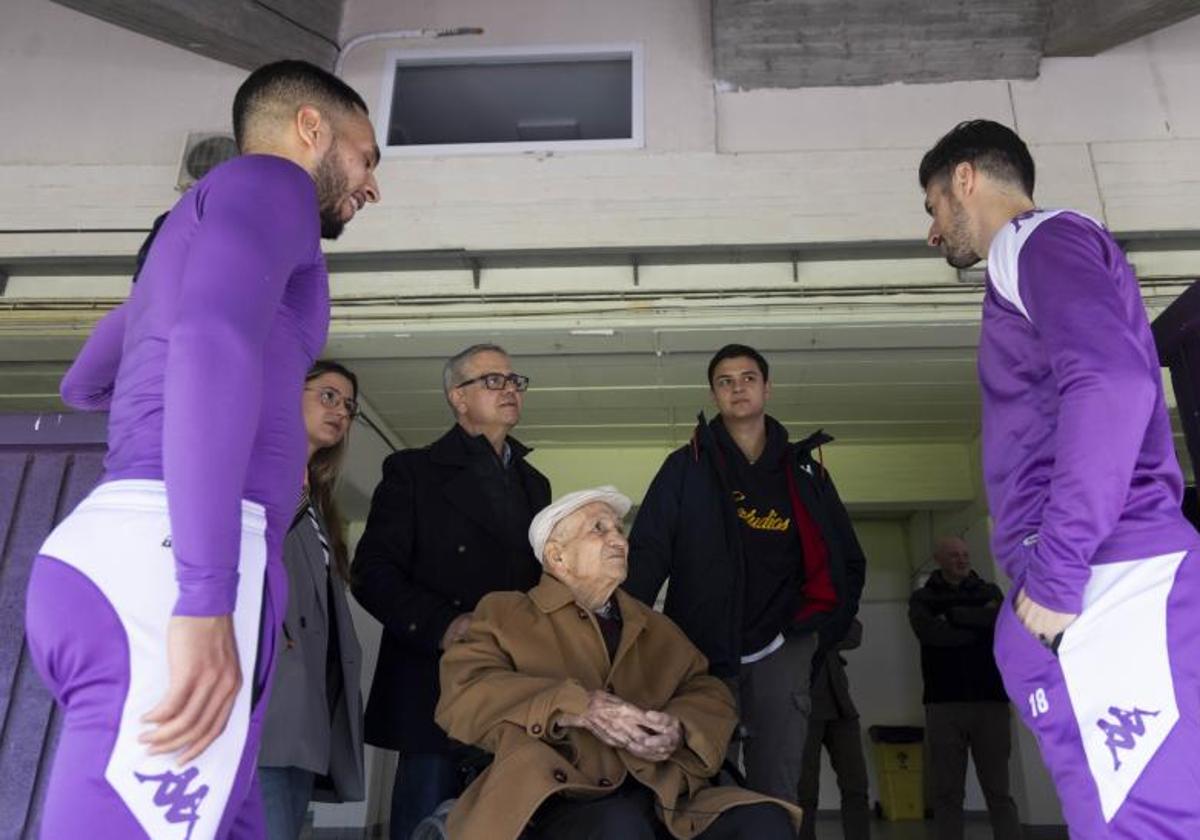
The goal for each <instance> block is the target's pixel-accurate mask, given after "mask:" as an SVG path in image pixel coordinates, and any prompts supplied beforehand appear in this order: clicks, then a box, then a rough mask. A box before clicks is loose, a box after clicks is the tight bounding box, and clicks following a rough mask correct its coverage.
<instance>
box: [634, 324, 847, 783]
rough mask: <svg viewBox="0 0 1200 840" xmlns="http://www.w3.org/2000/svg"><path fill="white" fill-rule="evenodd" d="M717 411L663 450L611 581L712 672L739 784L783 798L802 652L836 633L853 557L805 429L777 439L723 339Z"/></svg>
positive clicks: (792, 769)
mask: <svg viewBox="0 0 1200 840" xmlns="http://www.w3.org/2000/svg"><path fill="white" fill-rule="evenodd" d="M708 383H709V387H710V389H711V391H712V395H713V400H714V402H715V403H716V405H717V409H718V411H719V416H718V417H716V418H715V419H714V420H713V421H712V422H711V423H706V422H705V421H704V416H703V415H701V416H700V422H699V424H698V426H697V428H696V432H695V435H694V436H693V438H692V441H691V443H689V444H688V445H686V446H684V447H682V448H680V449H678V450H676V451H675V452H673V453H671V455H669V456H668V457H667V460H666V462H665V463H664V464H663V466H662V468H661V469H660V470H659V472H658V475H657V476H655V478H654V481H653V482H652V483H651V485H650V488H649V490H647V491H646V496H645V498H644V499H643V501H642V506H641V510H640V511H639V513H638V516H637V520H636V521H635V522H634V525H633V531H632V533H631V535H630V561H629V577H628V579H627V580H626V583H625V589H626V590H627V591H628V592H629V593H631V594H632V595H634V596H635V597H637V598H639V599H640V600H642V601H644V602H645V603H648V604H651V603H654V600H655V598H656V596H657V595H658V591H659V589H660V588H661V587H662V584H663V582H664V581H665V580H667V579H668V578H669V579H670V584H669V586H668V587H667V597H666V605H665V608H664V611H665V612H666V614H667V616H668V617H670V618H671V619H673V620H674V621H675V623H676V624H678V625H679V627H680V628H681V629H682V630H683V631H684V632H685V633H687V635H688V637H689V638H690V639H691V640H692V642H693V643H694V644H695V645H696V647H698V648H700V650H701V652H702V653H704V655H705V656H706V657H708V660H709V667H710V670H711V672H712V673H713V674H715V675H716V676H719V677H722V678H724V679H725V680H726V681H727V682H728V683H729V686H730V688H731V689H732V690H733V693H734V696H735V697H736V698H737V700H738V712H739V716H740V718H741V724H742V726H741V729H742V733H743V738H742V742H741V743H740V744H739V743H737V742H735V744H734V745H733V748H732V749H731V754H730V758H732V759H733V760H734V761H735V762H736V761H737V760H738V758H739V752H740V753H742V754H743V756H741V757H744V759H745V770H746V781H747V785H748V786H749V787H750V788H752V789H754V790H757V791H760V792H762V793H765V794H768V795H770V796H775V797H778V798H780V799H784V800H786V801H788V802H795V801H796V791H797V786H798V784H799V781H800V764H801V757H802V754H803V751H804V740H805V732H806V728H807V721H808V712H809V683H810V678H811V666H812V661H813V656H814V654H815V653H816V652H817V649H818V647H819V646H826V645H831V644H833V643H835V642H837V641H839V640H840V639H841V638H842V637H843V636H845V634H846V630H847V628H848V626H849V623H850V621H851V620H852V619H853V618H854V616H855V614H856V613H857V612H858V600H859V596H860V595H861V594H862V587H863V580H864V575H865V571H866V560H865V559H864V557H863V553H862V549H861V548H860V547H859V545H858V540H857V539H856V538H855V535H854V529H853V528H852V527H851V525H850V518H849V516H848V515H847V514H846V509H845V508H844V507H843V506H842V502H841V500H840V499H839V498H838V495H837V491H836V490H835V489H834V486H833V482H832V480H830V478H829V473H828V472H827V471H826V470H825V468H824V466H823V465H822V464H820V463H818V461H817V460H816V459H814V457H813V455H814V452H815V451H816V450H817V448H818V447H819V446H821V445H822V444H823V443H827V442H829V441H830V440H832V438H830V437H829V436H827V435H825V434H822V433H821V432H817V433H816V434H814V435H811V436H810V437H808V438H806V439H805V440H803V441H801V442H799V443H789V442H788V435H787V430H786V429H784V427H783V426H782V425H781V424H780V423H778V422H777V421H776V420H774V419H773V418H771V417H769V416H768V415H767V414H766V401H767V399H768V398H769V396H770V393H771V387H770V381H769V373H768V365H767V361H766V359H764V358H763V357H762V355H761V354H760V353H759V352H758V351H756V350H754V349H753V348H751V347H746V346H745V345H740V344H731V345H728V346H726V347H723V348H722V349H721V350H719V351H718V352H717V353H716V355H715V356H713V358H712V360H711V361H710V362H709V366H708Z"/></svg>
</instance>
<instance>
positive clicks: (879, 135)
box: [0, 0, 1200, 255]
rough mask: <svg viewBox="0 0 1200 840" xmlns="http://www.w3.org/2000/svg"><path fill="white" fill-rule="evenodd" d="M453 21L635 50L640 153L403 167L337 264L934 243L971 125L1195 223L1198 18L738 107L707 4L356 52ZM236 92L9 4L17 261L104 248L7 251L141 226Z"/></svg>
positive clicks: (578, 4)
mask: <svg viewBox="0 0 1200 840" xmlns="http://www.w3.org/2000/svg"><path fill="white" fill-rule="evenodd" d="M458 25H471V26H482V27H484V29H485V30H486V34H484V35H483V36H477V37H467V38H462V39H441V40H438V41H436V42H430V43H429V44H428V46H436V47H437V48H439V49H441V48H446V47H448V46H452V45H454V44H461V45H463V46H489V45H522V46H536V45H538V44H586V43H597V42H611V41H637V42H640V43H641V44H642V45H643V46H644V48H645V57H646V148H645V149H642V150H631V151H624V152H606V153H601V152H595V153H576V154H565V153H564V154H555V155H518V156H506V157H502V156H481V157H471V158H461V157H454V158H436V157H431V158H416V159H403V160H398V159H393V160H388V161H387V162H385V164H384V165H383V167H382V169H381V172H380V181H381V184H382V187H383V194H384V203H383V204H382V205H381V206H380V207H377V208H371V209H370V211H369V212H367V213H364V214H363V216H362V218H361V219H358V220H356V222H355V224H354V225H353V226H352V227H351V229H350V231H349V232H348V233H347V235H346V237H345V238H344V241H342V242H339V243H338V245H337V248H344V249H383V248H387V249H393V248H394V249H404V248H435V247H476V248H506V247H550V246H564V247H566V246H582V245H604V244H621V245H629V244H691V243H701V244H711V243H715V242H767V241H797V242H809V241H828V240H858V239H880V238H914V237H917V236H920V235H921V234H922V233H923V231H924V228H925V219H924V216H923V213H922V210H921V206H920V202H919V200H918V197H917V194H916V192H917V191H916V185H915V168H916V165H917V161H918V159H919V156H920V154H921V153H922V152H923V151H924V149H925V148H927V147H928V146H929V145H930V144H931V143H932V142H933V140H935V139H936V137H937V136H938V135H940V134H941V133H942V132H943V131H945V130H946V129H947V128H949V127H950V126H951V125H953V124H954V123H955V122H957V121H958V120H959V119H961V118H964V117H968V116H975V115H984V116H991V117H994V118H997V119H1003V120H1005V121H1008V122H1011V123H1014V124H1015V125H1016V126H1017V127H1018V128H1019V129H1020V130H1021V131H1022V132H1024V133H1025V134H1026V135H1027V137H1028V138H1029V139H1030V140H1031V141H1032V143H1033V145H1034V153H1035V156H1036V158H1037V160H1038V163H1039V165H1040V168H1041V170H1042V178H1041V187H1040V189H1039V198H1040V200H1041V201H1042V202H1043V203H1044V204H1046V205H1047V206H1053V205H1071V206H1075V207H1078V208H1080V209H1082V210H1084V211H1086V212H1089V213H1093V214H1096V215H1099V216H1102V217H1104V218H1105V219H1106V220H1107V221H1108V223H1109V224H1110V226H1112V227H1113V228H1114V229H1118V230H1138V229H1169V228H1179V227H1187V226H1190V225H1192V224H1193V221H1192V220H1194V219H1195V218H1197V217H1200V192H1198V191H1196V190H1194V189H1192V188H1191V187H1190V186H1189V185H1190V184H1194V183H1195V181H1196V180H1198V179H1200V99H1198V98H1197V97H1195V96H1192V95H1191V93H1192V81H1191V80H1192V79H1194V77H1195V71H1196V68H1197V61H1198V59H1197V56H1196V51H1195V50H1194V49H1193V48H1192V45H1193V44H1195V43H1196V40H1197V38H1198V37H1200V19H1197V18H1194V19H1192V20H1189V21H1185V22H1183V23H1180V24H1177V25H1175V26H1174V27H1171V28H1169V29H1167V30H1164V31H1162V32H1159V33H1156V34H1154V35H1150V36H1147V37H1145V38H1142V39H1139V40H1138V41H1135V42H1132V43H1130V44H1128V45H1125V46H1122V47H1119V48H1117V49H1115V50H1112V51H1110V52H1109V53H1106V54H1104V55H1101V56H1098V57H1096V58H1086V59H1049V60H1046V61H1045V62H1044V64H1043V69H1042V75H1041V77H1040V78H1038V79H1037V80H1034V81H1028V82H1012V83H1009V82H1005V81H998V82H975V83H960V84H942V85H928V86H902V85H892V86H883V87H874V88H847V89H810V90H800V91H753V92H721V93H715V92H714V89H713V83H712V78H711V70H710V64H711V54H710V45H709V37H708V36H709V13H708V3H706V2H704V0H678V2H670V3H660V2H656V3H644V2H638V0H613V2H609V3H591V2H587V0H557V2H550V0H506V2H503V3H500V2H494V0H438V2H436V3H435V2H433V0H421V2H406V3H403V4H400V3H393V2H389V0H351V2H350V3H349V4H348V8H347V12H346V16H345V20H344V32H343V35H344V36H345V37H350V36H352V35H358V34H362V33H365V32H370V31H375V30H382V29H392V28H397V27H401V28H407V27H424V26H458ZM397 46H398V43H397V42H394V41H386V40H385V41H380V42H375V43H372V44H370V45H367V46H363V47H361V48H360V49H357V50H355V51H354V52H353V53H351V54H350V55H349V56H348V58H347V60H346V63H345V73H346V77H347V79H348V80H349V81H350V82H351V83H352V84H354V85H355V86H356V87H357V88H358V89H359V90H360V92H361V93H363V95H364V96H365V98H366V99H367V100H368V101H370V102H372V103H374V102H375V101H376V99H377V97H378V95H379V91H380V88H381V85H382V82H383V56H384V54H385V53H386V52H387V50H389V49H392V48H395V47H397ZM404 48H405V49H413V48H418V47H417V46H414V42H411V41H410V42H405V44H404ZM242 75H243V74H242V72H241V71H239V70H236V69H234V68H230V67H226V66H224V65H220V64H218V63H216V62H213V61H211V60H209V59H205V58H201V57H198V56H194V55H192V54H190V53H187V52H184V51H182V50H178V49H175V48H172V47H168V46H166V45H163V44H160V43H157V42H155V41H153V40H151V39H149V38H145V37H143V36H139V35H134V34H131V33H128V32H125V31H123V30H120V29H118V28H116V27H113V26H110V25H108V24H104V23H101V22H98V21H95V20H93V19H91V18H88V17H86V16H84V15H82V14H80V13H77V12H74V11H71V10H68V9H65V8H62V7H59V6H56V5H55V4H53V3H51V2H50V0H9V2H7V3H6V8H5V25H4V27H3V29H2V30H0V96H2V97H3V101H4V102H5V109H6V114H5V115H6V117H9V119H8V121H7V124H8V125H9V131H8V132H6V134H5V135H4V136H3V137H0V255H2V254H3V253H5V252H10V251H11V250H12V249H14V248H18V247H19V248H25V249H32V250H33V251H34V252H38V251H39V249H41V250H42V251H46V252H49V251H51V250H58V251H59V252H68V253H70V252H76V253H94V252H95V251H96V249H97V247H98V245H97V243H96V242H95V241H94V240H87V239H84V238H76V237H72V236H66V235H63V234H54V235H46V236H44V237H43V238H38V237H37V236H36V235H32V234H13V233H5V231H12V230H14V229H29V228H55V229H62V228H70V229H74V228H84V229H96V228H117V227H138V226H141V227H144V226H145V225H146V224H147V222H148V220H149V219H152V218H153V216H154V215H155V213H156V212H157V211H158V210H159V209H161V207H163V206H164V205H166V204H168V203H169V202H170V201H171V200H172V199H173V197H174V192H173V190H172V187H173V184H174V180H175V170H176V161H177V156H178V154H179V151H180V148H181V144H182V142H183V137H184V135H185V134H186V132H187V131H189V130H196V129H214V128H218V129H219V128H221V127H223V126H226V125H227V124H228V117H227V112H228V108H229V102H230V99H231V96H232V92H233V90H234V88H235V87H236V84H237V82H238V81H239V80H240V78H241V77H242ZM99 247H101V248H102V247H103V245H102V244H101V245H99ZM121 247H122V248H127V247H128V243H127V241H126V240H122V242H121ZM72 249H74V250H72Z"/></svg>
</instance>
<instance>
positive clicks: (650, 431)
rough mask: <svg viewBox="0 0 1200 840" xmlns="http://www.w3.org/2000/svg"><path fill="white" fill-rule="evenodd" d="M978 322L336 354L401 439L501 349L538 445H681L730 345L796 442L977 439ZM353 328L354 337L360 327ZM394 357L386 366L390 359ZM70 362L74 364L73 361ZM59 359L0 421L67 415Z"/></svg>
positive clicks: (18, 373) (516, 332)
mask: <svg viewBox="0 0 1200 840" xmlns="http://www.w3.org/2000/svg"><path fill="white" fill-rule="evenodd" d="M974 320H976V319H970V320H968V321H967V322H966V323H962V324H958V325H944V326H941V327H938V328H936V329H934V330H931V329H930V327H929V325H928V324H926V323H909V324H904V323H900V324H891V323H888V324H875V325H869V324H868V325H863V324H854V323H842V324H829V325H822V326H819V327H816V326H796V327H771V328H753V327H750V328H737V327H736V325H732V324H731V325H730V326H729V327H706V328H689V327H678V328H667V329H662V328H654V327H651V326H646V327H632V328H621V329H618V330H614V331H613V332H614V334H613V335H583V336H580V335H572V334H571V333H572V331H571V330H564V329H561V328H554V329H545V330H538V329H533V330H530V329H516V328H513V329H505V328H504V327H499V328H497V327H496V326H491V327H486V328H485V327H481V329H485V330H486V332H484V333H482V334H481V332H479V331H470V332H467V331H461V332H460V331H457V330H448V331H439V332H438V333H437V334H436V335H432V334H430V335H423V336H420V337H419V339H417V340H411V341H405V342H398V341H396V340H393V341H391V342H387V341H385V340H381V338H380V337H377V336H373V337H367V336H364V335H362V334H361V332H360V334H359V335H357V336H356V335H354V334H346V333H343V334H341V335H337V334H335V335H334V337H333V338H332V339H331V343H330V347H329V349H328V351H327V353H328V355H330V356H333V357H336V358H338V359H339V360H341V361H343V362H345V363H346V364H347V365H349V366H350V367H351V368H352V369H353V370H354V371H355V372H356V373H357V374H358V376H359V379H360V385H361V389H362V393H363V395H364V397H365V398H366V401H367V402H368V403H369V404H370V406H371V409H372V412H373V415H374V416H375V417H376V419H378V420H382V421H383V423H384V424H386V427H387V428H388V430H389V431H391V432H393V433H394V434H395V435H397V436H398V437H399V438H400V439H402V440H403V442H404V443H406V444H408V445H410V446H412V445H421V444H425V443H428V442H430V441H432V440H434V439H436V438H437V437H439V436H440V435H441V434H442V433H443V432H445V431H446V429H447V428H449V426H450V423H451V418H450V414H449V409H448V408H447V407H446V403H445V400H444V398H443V395H442V390H441V369H442V363H443V362H444V360H445V358H446V357H447V356H448V355H450V354H451V353H454V352H456V351H457V350H459V349H461V348H462V347H464V346H467V345H469V344H471V343H473V342H476V341H480V340H485V339H486V340H489V341H497V342H499V343H501V344H503V345H504V346H505V347H506V348H507V349H508V350H509V352H510V353H512V354H513V356H514V367H515V368H516V369H517V370H518V371H520V372H522V373H525V374H527V375H528V376H530V378H531V380H532V384H531V386H530V391H529V392H528V394H527V399H526V403H525V411H524V417H523V422H522V424H521V426H520V429H519V430H518V433H517V434H518V437H520V438H521V439H522V440H523V441H525V442H526V443H528V444H530V445H533V446H538V447H547V446H550V447H556V446H588V447H594V446H652V447H660V446H664V445H670V446H676V445H679V444H682V443H683V442H686V441H687V440H688V439H689V438H690V437H691V433H692V429H693V428H694V426H695V423H696V414H697V412H699V411H702V410H703V411H704V412H705V413H706V414H707V415H711V414H712V404H711V402H710V396H709V391H708V388H707V387H706V385H705V381H704V380H705V369H706V365H707V363H708V359H709V357H710V356H711V355H712V353H713V352H714V351H715V350H716V349H717V348H718V347H720V346H722V345H723V344H726V343H729V342H732V341H739V342H747V343H750V344H752V345H754V346H756V347H759V348H761V349H762V350H763V352H764V353H765V354H766V355H767V357H768V359H769V361H770V363H771V380H772V383H773V384H772V397H771V401H770V405H769V410H770V412H771V413H772V414H773V415H774V416H776V417H777V418H778V419H780V420H781V421H783V422H784V424H785V425H787V426H788V427H789V428H790V429H791V430H792V432H793V434H807V433H809V432H811V431H814V430H816V429H817V428H824V429H826V430H827V431H828V432H830V433H831V434H833V435H834V436H835V437H837V438H838V439H839V440H843V441H846V442H851V441H853V442H859V443H904V442H948V441H963V442H965V441H970V440H971V439H973V438H974V436H975V435H976V434H977V432H978V427H979V397H978V389H977V385H976V379H975V344H976V341H977V335H978V326H977V323H972V321H974ZM356 332H357V330H356ZM389 348H390V353H391V355H388V356H384V355H382V354H383V353H386V352H389ZM64 355H65V354H64ZM65 367H66V365H65V363H64V362H61V361H44V362H38V361H29V362H24V363H13V362H10V363H7V364H3V365H0V413H17V412H34V411H47V410H50V411H57V410H61V407H62V406H61V403H60V402H59V401H58V398H57V396H56V392H57V389H58V382H59V380H60V378H61V376H62V373H63V371H64V370H65Z"/></svg>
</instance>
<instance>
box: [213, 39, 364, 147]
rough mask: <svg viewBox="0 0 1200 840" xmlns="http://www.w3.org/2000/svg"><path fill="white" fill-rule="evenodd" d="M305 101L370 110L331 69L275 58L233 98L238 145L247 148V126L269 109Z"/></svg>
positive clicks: (234, 134)
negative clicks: (275, 59) (276, 59)
mask: <svg viewBox="0 0 1200 840" xmlns="http://www.w3.org/2000/svg"><path fill="white" fill-rule="evenodd" d="M306 104H312V105H317V106H318V107H319V106H322V105H325V106H329V105H333V106H335V107H338V108H342V109H344V110H351V109H354V108H358V109H360V110H362V112H363V113H364V114H366V113H369V112H368V110H367V103H366V102H364V101H363V98H362V97H361V96H359V95H358V93H357V92H356V91H355V90H354V88H352V87H350V85H348V84H346V83H345V82H343V81H342V80H341V79H339V78H338V77H337V76H335V75H333V74H332V73H330V72H329V71H327V70H322V69H321V68H320V67H317V66H316V65H315V64H309V63H308V62H307V61H297V60H294V59H287V60H284V61H275V62H272V63H271V64H264V65H263V66H262V67H259V68H258V69H257V70H255V71H254V72H253V73H251V74H250V75H249V77H248V78H247V79H246V81H244V82H242V86H241V87H239V88H238V92H237V95H236V96H234V97H233V138H234V140H236V141H237V144H238V148H239V149H242V148H244V145H245V142H246V133H247V131H246V127H247V125H248V124H249V123H250V122H251V121H252V120H253V119H254V117H255V116H257V115H258V114H259V113H260V112H262V111H263V110H265V109H266V108H269V107H271V106H276V107H278V106H284V107H288V108H293V107H294V108H300V107H301V106H303V105H306Z"/></svg>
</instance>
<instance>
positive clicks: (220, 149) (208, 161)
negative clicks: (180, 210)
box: [175, 131, 238, 192]
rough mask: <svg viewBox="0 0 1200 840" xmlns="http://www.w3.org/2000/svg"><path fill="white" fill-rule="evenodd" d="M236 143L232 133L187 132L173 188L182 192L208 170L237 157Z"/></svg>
mask: <svg viewBox="0 0 1200 840" xmlns="http://www.w3.org/2000/svg"><path fill="white" fill-rule="evenodd" d="M237 154H238V148H237V143H236V142H234V139H233V135H232V134H218V133H216V132H203V131H194V132H191V133H190V134H188V136H187V142H186V143H185V144H184V147H183V157H182V158H181V159H180V161H179V178H178V180H177V181H176V182H175V188H176V189H177V190H179V191H180V192H183V191H184V190H186V189H187V188H188V187H190V186H191V185H192V184H194V183H196V182H197V181H199V180H200V179H201V178H203V177H204V176H205V175H207V174H208V172H209V170H211V169H213V168H214V167H216V166H218V165H219V164H222V163H224V162H225V161H227V160H229V159H230V158H232V157H237Z"/></svg>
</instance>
